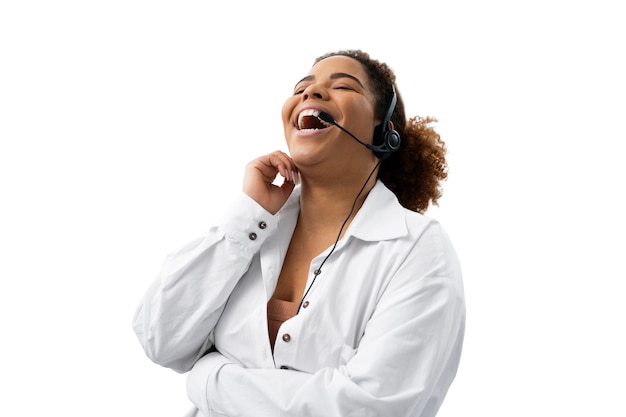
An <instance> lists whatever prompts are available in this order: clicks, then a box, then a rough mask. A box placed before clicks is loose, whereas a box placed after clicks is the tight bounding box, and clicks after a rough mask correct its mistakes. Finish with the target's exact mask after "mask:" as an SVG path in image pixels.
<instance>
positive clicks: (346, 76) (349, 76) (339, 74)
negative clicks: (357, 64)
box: [294, 72, 365, 88]
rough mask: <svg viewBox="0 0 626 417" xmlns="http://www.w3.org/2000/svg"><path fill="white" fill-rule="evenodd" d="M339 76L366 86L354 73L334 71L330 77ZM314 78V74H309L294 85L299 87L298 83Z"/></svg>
mask: <svg viewBox="0 0 626 417" xmlns="http://www.w3.org/2000/svg"><path fill="white" fill-rule="evenodd" d="M339 78H350V79H351V80H354V81H356V82H357V83H358V84H359V85H360V86H361V87H362V88H365V86H364V85H363V83H362V82H361V80H359V79H358V78H357V77H355V76H354V75H350V74H346V73H345V72H333V73H332V74H330V79H331V80H337V79H339ZM314 79H315V76H314V75H307V76H306V77H304V78H303V79H301V80H300V81H298V82H297V83H296V85H295V86H294V87H297V86H298V84H300V83H301V82H303V81H313V80H314Z"/></svg>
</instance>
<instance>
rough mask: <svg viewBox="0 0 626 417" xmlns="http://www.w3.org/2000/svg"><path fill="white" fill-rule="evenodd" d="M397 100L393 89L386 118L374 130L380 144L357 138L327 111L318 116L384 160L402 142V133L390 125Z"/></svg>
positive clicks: (375, 138)
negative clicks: (371, 143)
mask: <svg viewBox="0 0 626 417" xmlns="http://www.w3.org/2000/svg"><path fill="white" fill-rule="evenodd" d="M396 101H397V98H396V90H395V89H393V96H392V98H391V105H390V106H389V109H388V110H387V114H385V118H384V119H383V121H382V122H381V123H380V125H378V126H377V127H376V129H375V130H374V141H380V142H381V144H380V145H370V144H369V143H365V142H363V141H362V140H361V139H359V138H357V137H356V136H355V135H354V134H353V133H352V132H350V131H349V130H348V129H346V128H344V127H343V126H341V125H340V124H339V123H337V122H336V121H335V119H333V117H332V116H331V115H330V114H328V113H326V112H323V111H320V112H319V113H318V117H319V118H320V119H321V120H323V121H324V122H326V123H330V124H333V125H335V126H337V127H338V128H339V129H341V130H342V131H344V132H345V133H347V134H348V135H350V137H352V138H353V139H354V140H356V141H357V142H359V143H360V144H361V145H363V146H365V147H366V148H367V149H370V150H372V151H373V152H374V155H376V157H377V158H378V159H381V160H382V159H386V158H387V157H388V156H389V155H391V154H392V153H393V152H395V151H397V150H398V148H400V142H401V139H400V134H399V133H398V131H396V130H394V129H391V128H390V127H389V122H390V120H391V115H392V114H393V110H394V109H395V107H396Z"/></svg>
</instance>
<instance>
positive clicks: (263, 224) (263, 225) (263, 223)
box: [259, 222, 267, 229]
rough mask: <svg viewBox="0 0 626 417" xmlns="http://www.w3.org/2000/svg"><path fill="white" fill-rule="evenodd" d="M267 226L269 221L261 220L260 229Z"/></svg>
mask: <svg viewBox="0 0 626 417" xmlns="http://www.w3.org/2000/svg"><path fill="white" fill-rule="evenodd" d="M266 227H267V223H265V222H260V223H259V229H265V228H266Z"/></svg>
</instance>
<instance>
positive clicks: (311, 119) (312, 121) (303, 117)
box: [298, 109, 332, 130]
mask: <svg viewBox="0 0 626 417" xmlns="http://www.w3.org/2000/svg"><path fill="white" fill-rule="evenodd" d="M330 126H332V124H331V123H328V122H326V121H324V120H322V119H320V112H319V110H313V109H307V110H303V111H302V112H301V113H300V114H299V115H298V129H299V130H319V129H326V128H327V127H330Z"/></svg>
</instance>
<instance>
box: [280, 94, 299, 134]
mask: <svg viewBox="0 0 626 417" xmlns="http://www.w3.org/2000/svg"><path fill="white" fill-rule="evenodd" d="M296 102H297V100H296V99H295V98H294V97H289V98H288V99H287V100H286V101H285V103H284V104H283V108H282V111H281V114H282V118H283V126H284V127H287V126H288V125H290V124H291V114H292V113H293V109H294V108H295V107H296Z"/></svg>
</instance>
